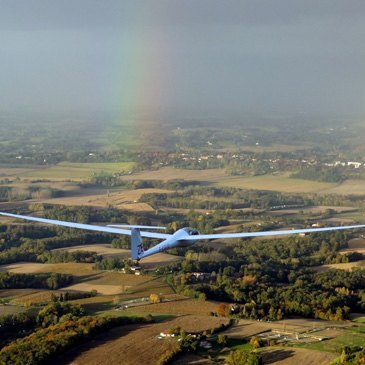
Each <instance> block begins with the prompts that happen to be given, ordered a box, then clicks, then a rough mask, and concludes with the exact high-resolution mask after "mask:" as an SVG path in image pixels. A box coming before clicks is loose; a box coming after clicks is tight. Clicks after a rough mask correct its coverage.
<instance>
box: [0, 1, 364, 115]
mask: <svg viewBox="0 0 365 365" xmlns="http://www.w3.org/2000/svg"><path fill="white" fill-rule="evenodd" d="M364 56H365V1H364V0H356V1H355V0H343V1H337V0H322V1H321V0H313V1H312V0H251V1H245V0H239V1H231V0H165V1H162V0H132V1H129V0H128V1H127V0H119V1H112V0H104V1H101V0H98V1H95V0H42V1H40V0H38V1H36V0H0V108H1V109H2V110H5V111H12V110H32V111H69V110H75V111H84V110H105V111H111V110H118V109H120V110H129V109H130V108H133V109H138V108H142V109H143V108H160V109H162V110H165V109H166V110H169V109H177V110H179V111H181V112H184V111H186V112H188V113H191V111H196V112H197V113H199V114H201V113H204V112H205V111H207V113H208V112H209V113H210V114H212V113H214V111H217V112H225V111H234V112H238V113H244V112H276V113H277V112H279V113H298V114H299V113H310V114H313V113H317V112H318V113H321V114H349V115H351V114H357V115H364V116H365V72H364V71H365V57H364Z"/></svg>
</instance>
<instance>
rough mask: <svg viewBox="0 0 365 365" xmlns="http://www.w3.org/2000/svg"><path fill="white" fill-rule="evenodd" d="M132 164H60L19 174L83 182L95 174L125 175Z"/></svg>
mask: <svg viewBox="0 0 365 365" xmlns="http://www.w3.org/2000/svg"><path fill="white" fill-rule="evenodd" d="M134 165H135V163H134V162H110V163H100V162H98V163H74V162H61V163H59V164H57V165H55V166H51V167H47V168H43V167H42V168H40V169H35V170H32V171H30V172H25V173H20V174H19V175H18V176H19V177H23V178H37V179H62V180H67V179H70V180H83V179H87V178H90V177H91V175H92V174H95V173H101V172H106V173H111V174H113V173H118V172H120V173H127V172H129V171H131V170H132V169H133V167H134Z"/></svg>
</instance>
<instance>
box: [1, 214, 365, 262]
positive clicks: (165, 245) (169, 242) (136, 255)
mask: <svg viewBox="0 0 365 365" xmlns="http://www.w3.org/2000/svg"><path fill="white" fill-rule="evenodd" d="M0 215H3V216H6V217H12V218H18V219H26V220H29V221H35V222H41V223H47V224H54V225H57V226H63V227H69V228H78V229H85V230H89V231H99V232H108V233H114V234H124V235H128V236H131V251H132V259H133V260H137V261H139V260H140V259H143V258H145V257H147V256H151V255H154V254H156V253H159V252H162V251H166V250H168V249H170V248H175V247H187V246H192V245H193V244H194V243H196V241H198V240H214V239H218V238H222V239H225V238H241V237H263V236H281V235H289V234H298V233H311V232H326V231H335V230H341V229H354V228H364V227H365V224H360V225H353V226H336V227H322V228H306V229H293V230H284V231H266V232H240V233H218V234H215V233H214V234H200V233H199V232H198V231H197V230H196V229H194V228H189V227H186V228H182V229H179V230H178V231H176V232H175V233H173V234H167V233H158V232H149V231H144V229H165V227H158V226H138V225H108V226H97V225H91V224H83V223H73V222H65V221H58V220H53V219H45V218H37V217H31V216H25V215H18V214H11V213H1V212H0ZM142 237H148V238H157V239H161V240H163V241H162V242H161V243H159V244H157V245H156V246H154V247H151V248H150V249H148V250H144V248H143V244H142Z"/></svg>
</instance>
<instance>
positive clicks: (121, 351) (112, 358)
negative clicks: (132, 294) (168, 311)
mask: <svg viewBox="0 0 365 365" xmlns="http://www.w3.org/2000/svg"><path fill="white" fill-rule="evenodd" d="M226 322H227V320H226V319H221V318H215V317H197V316H183V317H179V318H175V319H172V320H169V321H166V322H164V323H155V324H143V325H130V326H123V327H118V328H114V329H112V330H111V331H109V332H107V333H106V334H103V335H101V336H99V337H98V338H97V339H95V340H93V341H91V342H89V343H88V344H86V345H83V346H80V347H79V348H78V349H76V350H74V351H71V352H69V353H67V354H64V355H62V359H59V360H58V362H57V364H58V365H60V364H70V365H71V364H72V365H84V364H88V365H106V364H113V365H136V364H145V365H147V364H156V362H157V360H158V359H159V358H160V357H161V356H162V354H164V353H165V352H166V351H168V350H171V349H173V348H175V347H176V340H174V339H158V338H157V336H158V335H159V334H160V332H162V331H168V330H169V329H171V328H176V327H182V328H184V329H185V330H186V331H189V332H190V331H191V332H200V331H204V330H207V329H210V328H212V327H217V326H219V325H220V324H221V323H226Z"/></svg>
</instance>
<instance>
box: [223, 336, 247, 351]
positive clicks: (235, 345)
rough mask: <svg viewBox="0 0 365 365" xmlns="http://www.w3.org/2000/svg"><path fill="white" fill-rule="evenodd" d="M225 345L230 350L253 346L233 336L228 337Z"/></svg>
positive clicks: (245, 348)
mask: <svg viewBox="0 0 365 365" xmlns="http://www.w3.org/2000/svg"><path fill="white" fill-rule="evenodd" d="M227 347H229V348H230V349H231V350H241V351H242V350H252V349H253V347H252V345H250V344H249V343H248V342H242V341H241V340H237V339H234V338H230V339H228V341H227Z"/></svg>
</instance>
